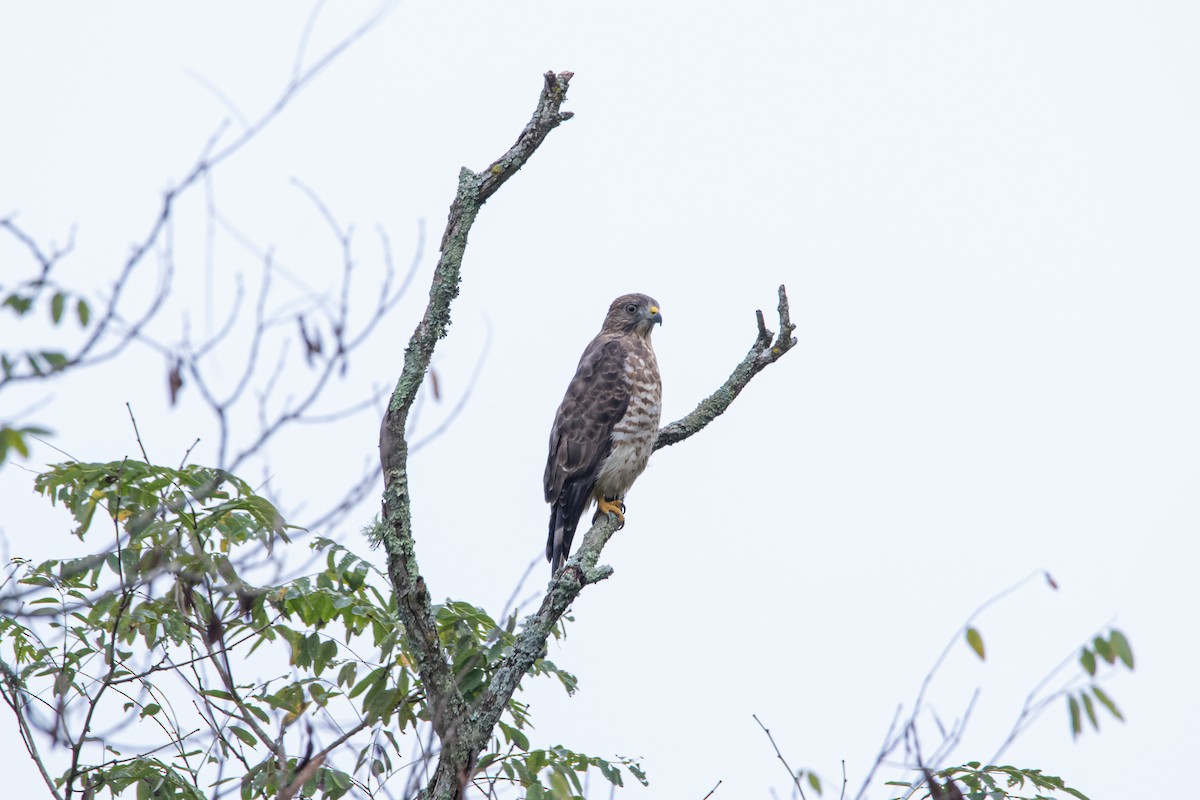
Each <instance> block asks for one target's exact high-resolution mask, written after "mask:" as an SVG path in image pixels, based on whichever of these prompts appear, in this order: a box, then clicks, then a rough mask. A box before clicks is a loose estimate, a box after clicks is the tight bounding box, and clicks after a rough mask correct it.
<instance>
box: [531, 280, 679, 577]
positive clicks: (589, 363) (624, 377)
mask: <svg viewBox="0 0 1200 800" xmlns="http://www.w3.org/2000/svg"><path fill="white" fill-rule="evenodd" d="M656 323H657V324H660V325H661V324H662V315H661V314H660V313H658V302H657V301H655V300H654V298H651V297H647V296H646V295H644V294H626V295H622V296H620V297H618V298H617V299H616V300H614V301H613V302H612V305H611V306H609V307H608V316H606V317H605V318H604V325H603V326H602V327H601V328H600V333H599V334H598V335H597V336H596V338H595V339H593V340H592V343H591V344H589V345H588V346H587V349H586V350H584V351H583V357H582V358H580V359H579V368H578V369H576V370H575V377H574V378H572V379H571V385H570V386H568V387H567V395H566V397H564V398H563V401H562V405H560V406H559V407H558V414H557V415H555V417H554V427H553V428H552V429H551V431H550V456H549V458H547V459H546V476H545V485H546V502H547V503H550V537H549V539H548V540H547V541H546V560H547V561H549V562H550V574H551V575H554V574H557V573H558V570H559V567H561V566H562V565H563V562H564V561H566V559H567V555H568V554H569V553H570V552H571V538H572V537H573V536H574V535H575V528H576V526H577V525H579V518H580V516H582V514H583V512H584V509H586V508H587V507H588V506H589V505H591V503H592V501H593V500H595V501H596V504H597V506H598V508H599V512H603V513H607V512H610V511H611V512H612V513H614V514H616V515H617V516H618V517H619V518H620V519H621V521H622V522H624V521H625V516H624V511H625V504H624V503H623V502H622V500H623V499H624V497H625V493H626V492H627V491H629V487H630V486H632V485H633V482H634V481H635V480H637V476H638V475H641V474H642V470H644V469H645V468H646V461H647V460H648V459H649V458H650V452H651V451H652V450H653V448H654V437H655V435H656V434H657V433H658V419H659V405H660V403H661V401H662V381H661V380H660V379H659V377H658V362H657V361H656V360H655V359H654V348H652V347H651V346H650V331H651V330H653V329H654V325H655V324H656Z"/></svg>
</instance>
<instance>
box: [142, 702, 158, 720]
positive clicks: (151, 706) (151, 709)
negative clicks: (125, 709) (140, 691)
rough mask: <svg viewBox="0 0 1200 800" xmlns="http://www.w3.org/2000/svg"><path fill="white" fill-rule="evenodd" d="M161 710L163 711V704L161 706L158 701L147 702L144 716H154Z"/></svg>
mask: <svg viewBox="0 0 1200 800" xmlns="http://www.w3.org/2000/svg"><path fill="white" fill-rule="evenodd" d="M160 711H162V706H160V705H159V704H158V703H147V704H146V707H145V708H143V709H142V716H143V717H153V716H154V715H155V714H157V713H158V712H160Z"/></svg>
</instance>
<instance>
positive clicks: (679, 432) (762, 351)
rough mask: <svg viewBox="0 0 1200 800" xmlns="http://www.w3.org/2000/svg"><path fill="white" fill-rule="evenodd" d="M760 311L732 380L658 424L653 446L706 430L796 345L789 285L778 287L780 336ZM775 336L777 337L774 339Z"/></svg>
mask: <svg viewBox="0 0 1200 800" xmlns="http://www.w3.org/2000/svg"><path fill="white" fill-rule="evenodd" d="M755 313H756V314H757V315H758V336H757V337H756V338H755V340H754V344H753V345H752V346H751V347H750V352H749V353H747V354H746V357H745V358H743V359H742V362H741V363H740V364H738V365H737V367H735V368H734V370H733V374H732V375H730V376H729V380H727V381H725V383H723V384H721V388H720V389H717V390H716V391H715V392H713V393H712V394H711V395H709V396H708V397H706V398H705V399H704V400H702V401H701V402H700V405H698V406H696V410H695V411H693V412H692V413H690V414H688V415H687V416H686V417H684V418H683V419H679V420H676V421H675V422H672V423H671V424H670V425H665V426H663V427H662V428H659V431H658V438H657V439H656V440H655V441H654V449H655V450H659V449H661V448H663V447H667V446H669V445H673V444H678V443H680V442H682V441H683V440H684V439H686V438H688V437H689V436H692V435H693V434H695V433H698V432H699V431H701V430H703V429H704V428H705V427H706V426H707V425H708V423H710V422H712V421H713V420H714V419H716V418H717V417H719V416H721V415H722V414H724V413H725V409H727V408H729V405H730V404H731V403H732V402H733V400H734V398H736V397H737V396H738V395H739V394H741V391H742V389H745V388H746V384H748V383H750V379H751V378H753V377H754V376H755V375H757V374H758V373H760V372H762V371H763V369H765V368H766V367H767V366H768V365H770V364H774V363H775V362H776V361H778V360H779V359H781V358H783V355H784V353H786V352H787V351H788V350H791V349H792V348H793V347H795V345H796V337H794V336H792V333H794V332H795V330H796V326H795V325H793V324H792V315H791V310H790V309H789V307H788V297H787V288H786V287H785V286H782V285H781V286H780V287H779V336H777V337H776V336H775V335H774V334H772V333H771V332H770V331H769V330H767V325H766V322H765V321H764V320H763V312H762V311H761V310H760V311H757V312H755ZM772 339H774V341H772Z"/></svg>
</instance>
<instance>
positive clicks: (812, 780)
mask: <svg viewBox="0 0 1200 800" xmlns="http://www.w3.org/2000/svg"><path fill="white" fill-rule="evenodd" d="M808 785H809V786H811V787H812V788H813V791H814V792H816V793H817V794H821V779H820V778H818V777H817V776H816V774H815V773H812V772H809V773H808Z"/></svg>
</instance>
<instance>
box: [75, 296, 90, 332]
mask: <svg viewBox="0 0 1200 800" xmlns="http://www.w3.org/2000/svg"><path fill="white" fill-rule="evenodd" d="M75 316H77V317H79V325H80V327H83V328H86V327H87V325H88V321H89V320H91V318H92V309H91V306H89V305H88V304H87V300H83V299H80V301H79V302H78V303H76V304H75Z"/></svg>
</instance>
